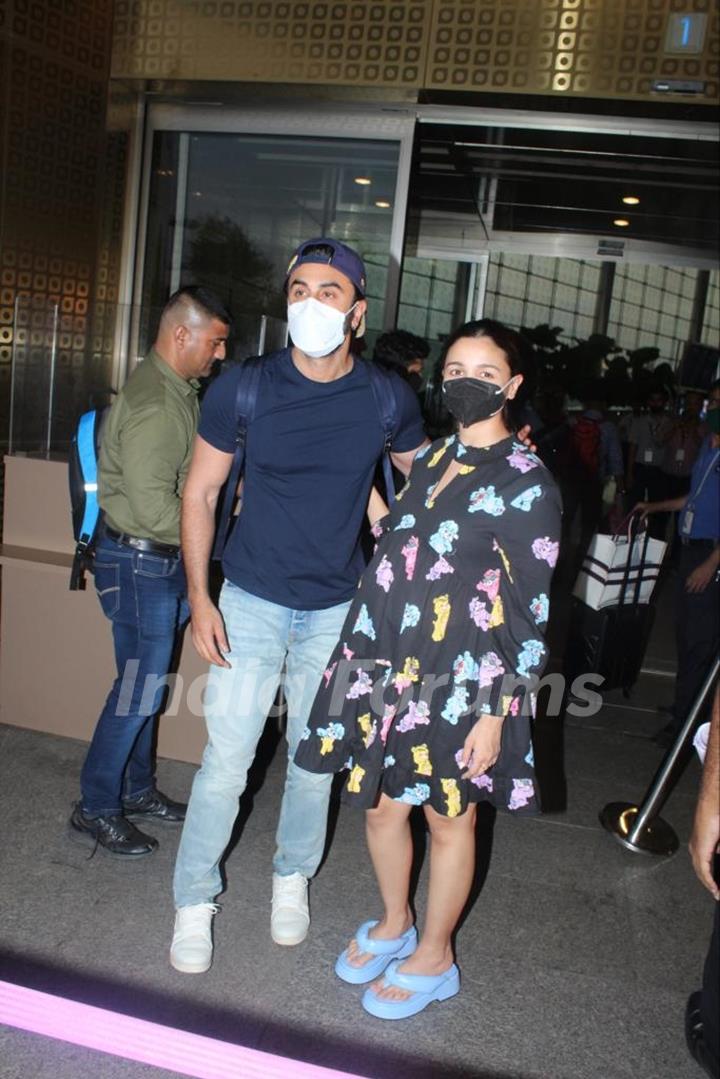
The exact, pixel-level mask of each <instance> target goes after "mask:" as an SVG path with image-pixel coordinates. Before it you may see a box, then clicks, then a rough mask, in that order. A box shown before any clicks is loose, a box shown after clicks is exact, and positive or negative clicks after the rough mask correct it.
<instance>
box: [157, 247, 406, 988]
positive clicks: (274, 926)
mask: <svg viewBox="0 0 720 1079" xmlns="http://www.w3.org/2000/svg"><path fill="white" fill-rule="evenodd" d="M285 286H286V291H287V299H288V328H289V332H290V337H291V339H292V342H293V345H292V347H291V348H286V349H284V350H282V351H281V352H278V353H274V354H271V355H269V356H267V357H265V358H264V360H263V364H262V367H261V373H260V382H259V389H258V397H257V405H256V409H255V414H254V417H253V419H252V422H251V424H250V428H249V430H248V436H247V448H246V458H245V471H244V478H243V495H242V511H241V513H240V515H239V517H238V520H237V524H236V526H235V528H234V529H233V531H232V533H231V536H230V540H229V542H228V545H227V548H226V550H225V554H224V558H223V572H224V575H225V582H224V585H223V589H222V592H221V595H220V602H219V609H218V608H216V607H215V606H214V604H213V603H212V601H211V599H210V596H209V594H208V585H207V580H208V562H209V556H210V548H211V543H212V539H213V531H214V525H215V508H216V505H217V499H218V494H219V492H220V489H221V488H222V486H223V484H224V482H225V480H226V479H227V476H228V473H229V471H230V466H231V463H232V459H233V453H234V450H235V445H236V435H237V417H236V414H235V409H236V404H235V402H236V389H237V380H238V378H239V377H241V371H242V368H235V369H233V370H230V371H228V372H227V373H226V374H225V375H224V376H223V377H221V378H219V379H217V381H216V382H215V383H214V384H213V385H212V386H211V388H210V390H209V391H208V393H207V395H206V397H205V401H204V403H203V410H202V416H201V420H200V426H199V433H198V438H197V441H196V445H195V451H194V455H193V460H192V464H191V467H190V473H189V475H188V479H187V482H186V485H185V489H184V492H183V517H182V550H183V558H184V562H185V569H186V573H187V579H188V598H189V601H190V607H191V614H192V637H193V642H194V644H195V647H196V648H197V650H198V652H199V653H200V655H201V656H203V658H204V659H206V660H208V661H209V662H210V664H211V665H212V666H211V669H210V675H209V680H208V686H207V690H206V694H205V718H206V722H207V727H208V744H207V748H206V750H205V753H204V755H203V760H202V766H201V768H200V770H199V771H198V773H197V775H196V777H195V781H194V783H193V788H192V794H191V797H190V803H189V806H188V811H187V818H186V821H185V827H184V830H183V835H182V840H181V843H180V849H179V851H178V858H177V864H176V868H175V883H174V890H175V905H176V908H177V914H176V920H175V933H174V937H173V943H172V948H171V952H170V960H171V963H172V965H173V966H174V967H175V969H176V970H180V971H183V972H186V973H201V972H203V971H205V970H207V969H208V967H209V966H210V963H211V961H212V935H211V922H212V916H213V914H214V913H215V912H216V910H217V907H216V905H215V898H216V896H217V895H218V893H219V892H220V891H221V889H222V883H221V877H220V869H219V863H220V860H221V858H222V857H223V854H224V853H225V849H226V847H227V845H228V843H229V841H230V835H231V833H232V829H233V825H234V823H235V818H236V816H237V811H238V798H239V797H240V795H241V794H242V792H243V790H244V789H245V784H246V777H247V771H248V768H249V767H250V765H251V764H252V762H253V759H254V756H255V751H256V746H257V743H258V740H259V738H260V735H261V733H262V730H263V727H264V724H265V720H266V717H267V714H268V711H269V710H270V707H271V705H272V703H273V701H274V698H275V694H276V692H277V688H278V684H279V682H280V678H281V675H282V672H283V669H285V682H284V684H285V696H286V699H287V705H288V721H287V742H288V767H287V778H286V781H285V790H284V793H283V799H282V808H281V811H280V822H279V825H278V831H277V850H276V853H275V858H274V861H273V870H274V872H273V898H272V915H271V933H272V937H273V940H274V941H275V942H276V943H278V944H286V945H292V944H299V943H300V942H301V941H302V940H304V939H305V937H306V935H307V932H308V926H309V921H310V918H309V913H308V901H307V887H308V880H309V878H310V877H312V876H313V875H314V873H315V872H316V870H317V867H318V865H319V863H320V858H321V856H322V852H323V848H324V844H325V832H326V824H327V808H328V800H329V795H330V785H331V782H332V776H330V775H326V776H320V775H314V774H312V773H310V772H306V771H304V770H303V769H301V768H298V767H297V765H295V764H294V763H293V757H294V755H295V750H296V748H297V745H298V742H299V740H300V738H301V735H302V732H303V730H304V728H305V726H306V722H307V717H308V714H309V711H310V707H311V705H312V702H313V699H314V697H315V693H316V691H317V688H318V686H319V684H320V680H321V678H322V675H323V672H324V670H325V668H326V666H327V662H328V659H329V657H330V654H331V652H332V650H333V647H334V645H335V643H336V641H337V639H338V636H339V634H340V630H341V627H342V624H343V622H344V619H345V615H346V613H347V610H348V608H349V606H350V600H351V599H352V596H353V595H354V593H355V590H356V588H357V583H358V579H359V577H360V574H361V573H362V570H363V556H362V551H361V547H360V531H361V526H362V522H363V518H364V515H365V510H366V507H367V503H368V498H369V495H370V490H371V487H372V482H373V475H374V472H375V467H376V464H377V462H378V460H379V459H380V457H381V455H382V452H383V448H384V444H385V437H384V432H383V428H382V424H381V421H380V418H379V415H378V409H377V405H376V403H375V399H374V395H373V391H372V386H371V383H370V376H369V374H368V367H367V363H366V362H365V361H362V360H359V359H357V358H356V357H354V356H353V355H352V351H351V347H352V341H353V337H354V335H356V334H359V333H361V332H362V325H361V324H362V323H363V320H364V317H365V311H366V307H367V303H366V300H365V288H366V283H365V267H364V265H363V263H362V260H361V259H360V257H359V256H358V255H357V254H356V252H355V251H353V250H351V248H349V247H347V246H345V245H344V244H342V243H339V242H338V241H336V240H330V239H319V240H311V241H309V242H307V243H305V244H302V245H301V246H300V247H299V248H298V249H297V251H296V252H295V254H294V255H293V258H292V260H291V262H290V266H289V268H288V272H287V276H286V282H285ZM392 386H393V391H394V393H395V397H396V405H397V408H396V415H397V423H396V429H395V431H394V433H393V439H392V445H393V454H392V458H393V463H394V464H395V465H396V466H397V467H398V468H399V469H400V470H401V471H403V472H405V473H407V472H408V471H409V468H410V465H411V463H412V460H413V458H414V456H415V454H416V452H417V451H418V449H419V448H420V447H421V446H422V445H424V444H425V442H426V439H425V435H424V431H423V427H422V420H421V416H420V411H419V408H418V404H417V399H416V397H415V395H414V393H413V392H412V390H411V388H410V387H409V386H408V385H407V384H406V383H405V382H403V380H402V379H400V378H399V377H397V378H396V377H394V376H393V377H392Z"/></svg>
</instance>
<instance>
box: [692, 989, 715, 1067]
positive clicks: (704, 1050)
mask: <svg viewBox="0 0 720 1079" xmlns="http://www.w3.org/2000/svg"><path fill="white" fill-rule="evenodd" d="M701 997H702V994H701V993H700V992H697V993H692V994H691V996H690V997H689V998H688V1002H687V1006H686V1008H685V1041H686V1042H687V1047H688V1050H689V1052H690V1056H691V1057H692V1058H693V1060H696V1061H697V1063H698V1064H699V1065H700V1067H701V1068H703V1069H704V1071H705V1072H706V1073H707V1074H708V1075H709V1076H710V1079H718V1076H720V1062H718V1060H717V1058H716V1057H715V1056H713V1054H712V1051H711V1050H710V1047H709V1046H708V1044H707V1042H706V1041H705V1029H704V1025H703V1020H702V1013H701V1011H700V999H701Z"/></svg>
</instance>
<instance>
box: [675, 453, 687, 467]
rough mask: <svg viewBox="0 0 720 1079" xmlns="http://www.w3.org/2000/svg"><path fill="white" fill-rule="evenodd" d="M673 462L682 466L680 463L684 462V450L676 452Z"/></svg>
mask: <svg viewBox="0 0 720 1079" xmlns="http://www.w3.org/2000/svg"><path fill="white" fill-rule="evenodd" d="M675 460H676V461H677V463H678V464H682V462H683V461H684V460H685V450H676V451H675Z"/></svg>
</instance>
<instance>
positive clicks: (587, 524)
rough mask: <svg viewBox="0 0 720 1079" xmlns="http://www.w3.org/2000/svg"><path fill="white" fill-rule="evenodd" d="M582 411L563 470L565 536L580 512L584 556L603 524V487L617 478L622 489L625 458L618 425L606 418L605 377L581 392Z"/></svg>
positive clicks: (574, 425) (573, 428)
mask: <svg viewBox="0 0 720 1079" xmlns="http://www.w3.org/2000/svg"><path fill="white" fill-rule="evenodd" d="M580 400H581V402H582V405H583V410H582V412H581V413H580V414H579V416H577V417H575V418H574V419H572V420H571V421H570V432H569V439H568V444H567V450H566V455H565V461H564V467H563V468H562V469H561V471H560V484H561V490H562V493H563V506H564V513H563V538H564V542H567V541H568V540H569V538H570V534H571V530H572V526H573V523H574V521H575V518H576V516H577V515H578V512H579V514H580V541H579V547H578V552H579V554H580V555H581V556H582V555H584V553H585V551H586V550H587V548H588V545H589V544H590V541H591V539H592V537H593V535H594V534H595V532H597V531H598V529H599V527H600V521H601V518H602V512H603V488H604V486H605V483H606V482H607V480H608V479H610V478H612V477H614V478H615V480H616V483H617V485H618V489H619V491H620V492H622V490H623V487H624V483H623V461H622V450H621V447H620V439H619V437H618V433H617V428H616V427H615V424H614V423H613V422H612V421H611V420H608V419H607V417H606V408H607V398H606V393H605V388H604V385H603V382H602V379H594V380H591V381H589V382H587V383H586V384H585V386H584V387H583V388H582V390H581V393H580Z"/></svg>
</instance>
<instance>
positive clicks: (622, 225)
mask: <svg viewBox="0 0 720 1079" xmlns="http://www.w3.org/2000/svg"><path fill="white" fill-rule="evenodd" d="M629 224H630V222H629V221H628V219H627V218H626V217H616V218H615V220H614V221H613V225H617V227H618V228H619V229H626V228H627V227H628V225H629Z"/></svg>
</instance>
